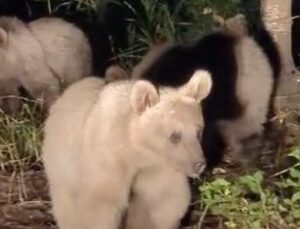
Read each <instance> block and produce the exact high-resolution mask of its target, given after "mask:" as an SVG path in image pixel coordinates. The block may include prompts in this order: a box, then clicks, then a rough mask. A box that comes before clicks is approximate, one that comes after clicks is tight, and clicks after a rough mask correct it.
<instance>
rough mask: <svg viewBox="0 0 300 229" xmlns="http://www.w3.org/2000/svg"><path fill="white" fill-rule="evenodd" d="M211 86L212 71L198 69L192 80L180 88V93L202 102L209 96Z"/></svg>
mask: <svg viewBox="0 0 300 229" xmlns="http://www.w3.org/2000/svg"><path fill="white" fill-rule="evenodd" d="M211 88H212V79H211V75H210V73H209V72H207V71H205V70H197V71H195V73H194V74H193V75H192V77H191V78H190V80H189V81H188V82H187V83H186V84H185V85H183V86H182V87H181V88H180V93H181V94H183V95H185V96H188V97H191V98H193V99H195V100H196V101H197V102H200V101H201V100H203V99H205V98H206V97H207V96H208V94H209V92H210V90H211Z"/></svg>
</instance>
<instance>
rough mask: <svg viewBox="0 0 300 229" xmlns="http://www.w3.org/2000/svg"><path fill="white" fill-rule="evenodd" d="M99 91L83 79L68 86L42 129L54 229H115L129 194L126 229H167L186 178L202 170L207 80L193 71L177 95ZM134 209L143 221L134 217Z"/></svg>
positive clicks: (125, 88) (147, 88)
mask: <svg viewBox="0 0 300 229" xmlns="http://www.w3.org/2000/svg"><path fill="white" fill-rule="evenodd" d="M104 84H105V81H104V80H101V79H98V78H93V77H88V78H86V79H83V80H81V81H79V82H77V83H75V84H73V85H71V86H70V87H69V88H68V89H67V90H66V91H65V92H64V94H63V95H62V96H61V97H60V98H59V99H58V100H57V101H56V102H55V104H54V105H53V106H52V107H51V109H50V113H49V117H48V119H47V120H46V123H45V139H44V143H43V161H44V164H45V169H46V173H47V176H48V180H49V187H50V195H51V198H52V201H53V213H54V216H55V218H56V220H57V222H58V225H59V227H60V228H61V229H83V228H84V229H99V228H103V229H117V228H118V226H119V224H120V218H121V216H122V213H123V212H124V211H125V210H126V208H127V207H128V202H129V195H130V192H131V191H133V194H134V196H135V197H134V201H133V204H134V205H133V207H132V208H131V209H132V210H130V212H131V213H130V215H134V216H136V217H133V218H131V217H129V220H128V222H129V224H130V225H129V226H128V227H129V228H137V227H138V225H139V222H140V220H141V218H143V217H147V218H148V219H150V221H151V223H149V224H150V225H153V227H151V228H155V229H159V228H163V229H174V228H176V227H177V226H178V224H179V221H180V219H181V218H182V217H183V215H184V214H185V211H186V210H187V207H188V205H189V202H190V192H189V185H188V182H187V176H198V175H199V174H201V173H202V171H203V169H204V167H205V159H204V157H203V154H202V149H201V146H200V143H199V138H201V134H202V129H203V125H204V123H203V119H202V112H201V106H199V102H200V101H201V100H203V99H204V98H205V97H206V96H207V95H208V93H209V91H210V89H211V84H212V83H211V78H210V75H209V74H208V73H207V72H206V71H201V70H200V71H197V72H195V74H194V76H193V77H192V78H191V80H190V81H189V82H187V83H186V84H185V85H183V86H182V87H180V88H177V89H170V88H160V89H159V90H157V89H156V88H155V87H154V85H152V84H151V83H149V82H147V81H144V80H138V81H126V80H121V81H116V82H112V83H109V84H106V85H104ZM139 201H141V203H139ZM141 206H142V207H143V209H142V210H144V209H147V213H146V214H145V215H138V214H136V210H137V208H139V207H141ZM140 210H141V209H140ZM147 215H148V216H147ZM142 228H144V227H142Z"/></svg>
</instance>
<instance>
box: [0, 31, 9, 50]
mask: <svg viewBox="0 0 300 229" xmlns="http://www.w3.org/2000/svg"><path fill="white" fill-rule="evenodd" d="M7 42H8V35H7V32H6V31H5V30H4V29H3V28H1V27H0V46H6V44H7Z"/></svg>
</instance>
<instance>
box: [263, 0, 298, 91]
mask: <svg viewBox="0 0 300 229" xmlns="http://www.w3.org/2000/svg"><path fill="white" fill-rule="evenodd" d="M291 8H292V0H261V12H262V16H263V21H264V23H265V26H266V28H267V30H268V31H269V32H270V33H271V34H272V36H273V38H274V39H275V41H276V42H277V44H278V48H279V51H280V54H281V57H282V67H283V69H282V76H281V83H280V86H279V92H278V93H279V94H281V95H283V94H285V95H288V94H295V93H299V92H300V83H299V79H300V72H299V71H298V70H297V68H296V66H295V64H294V60H293V57H292V38H291V34H292V32H291V30H292V16H291V10H292V9H291Z"/></svg>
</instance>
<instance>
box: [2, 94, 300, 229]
mask: <svg viewBox="0 0 300 229" xmlns="http://www.w3.org/2000/svg"><path fill="white" fill-rule="evenodd" d="M283 104H284V106H283ZM287 106H288V109H289V110H296V112H300V96H297V97H292V98H287V97H280V98H279V99H278V107H279V108H280V112H281V113H280V115H283V116H284V115H287V111H286V110H285V109H286V107H287ZM298 114H300V113H298ZM298 117H300V115H299V116H298ZM283 118H284V117H283ZM298 121H299V123H300V120H298ZM288 129H289V130H288V131H289V132H290V133H291V135H292V136H293V138H294V139H295V137H296V138H298V139H299V137H300V126H299V125H298V124H297V125H296V124H293V123H291V124H290V125H289V128H288ZM298 134H299V136H298ZM271 161H272V160H271ZM50 204H51V203H50V200H49V196H48V187H47V181H46V178H45V174H44V172H43V170H37V171H26V172H24V173H21V174H8V173H1V170H0V229H57V227H56V226H55V222H54V220H53V217H52V215H51V207H50ZM209 221H211V222H214V220H210V219H208V225H210V226H207V227H205V228H211V229H213V228H220V227H219V226H218V225H215V226H213V223H212V224H210V223H209ZM215 222H216V221H215Z"/></svg>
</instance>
